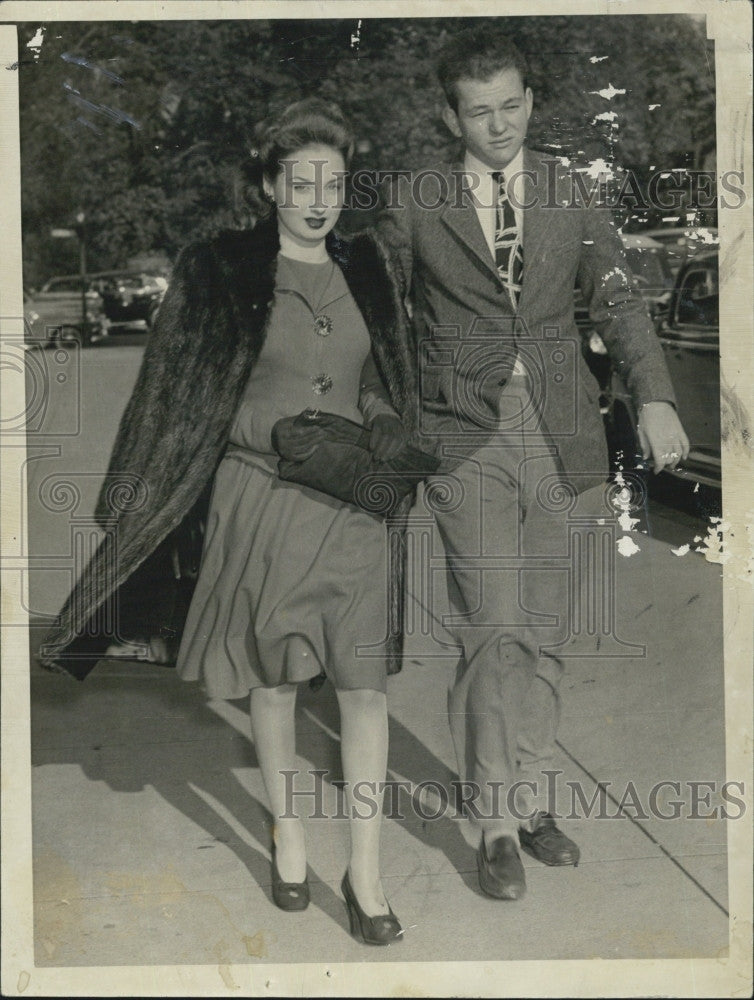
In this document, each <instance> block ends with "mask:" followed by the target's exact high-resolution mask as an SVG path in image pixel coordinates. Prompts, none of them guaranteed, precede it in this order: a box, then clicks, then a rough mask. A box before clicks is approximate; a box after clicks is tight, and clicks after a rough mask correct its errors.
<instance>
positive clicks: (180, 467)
mask: <svg viewBox="0 0 754 1000" xmlns="http://www.w3.org/2000/svg"><path fill="white" fill-rule="evenodd" d="M351 144H352V141H351V136H350V133H349V130H348V128H347V126H346V124H345V122H344V120H343V117H342V114H341V112H340V111H339V109H338V108H337V107H336V106H334V105H330V104H327V103H325V102H322V101H319V100H316V99H309V100H306V101H301V102H298V103H297V104H294V105H292V106H291V107H289V108H288V109H287V110H286V111H285V112H283V114H282V115H281V116H280V117H279V118H278V119H277V121H276V122H274V123H273V124H272V125H270V126H269V127H268V128H267V129H266V130H265V131H264V134H263V137H262V140H261V142H260V149H259V154H258V155H259V161H260V164H261V167H262V172H263V176H264V190H265V193H266V195H267V198H268V199H269V204H270V209H271V212H270V216H269V218H268V219H266V220H264V221H262V222H260V223H258V225H257V226H256V227H255V228H254V230H252V231H250V232H233V233H223V234H221V235H220V236H219V237H217V238H216V239H215V240H213V241H210V242H209V243H204V244H195V245H193V246H191V247H189V248H187V249H186V250H185V251H184V252H183V253H182V255H181V257H180V258H179V261H178V262H177V264H176V268H175V271H174V275H173V280H172V281H171V286H170V289H169V290H168V293H167V295H166V298H165V300H164V302H163V305H162V308H161V311H160V314H159V317H158V322H157V325H156V328H155V332H154V334H153V336H152V338H151V340H150V344H149V347H148V349H147V351H146V352H145V358H144V362H143V365H142V369H141V372H140V375H139V379H138V381H137V385H136V388H135V390H134V394H133V396H132V398H131V400H130V402H129V404H128V407H127V409H126V412H125V414H124V417H123V421H122V423H121V427H120V430H119V433H118V438H117V440H116V445H115V450H114V454H113V458H112V460H111V465H110V473H109V478H110V479H114V480H115V482H114V483H112V482H111V483H108V482H106V484H105V488H104V489H103V492H102V495H101V497H100V504H99V507H98V515H99V518H100V521H101V523H102V524H103V525H105V526H113V527H114V528H115V530H114V531H113V532H112V537H114V538H116V539H117V558H115V559H113V552H112V548H113V545H112V544H111V545H110V548H109V549H108V538H106V539H105V542H104V543H103V549H104V551H103V552H98V553H97V554H96V556H95V559H94V560H93V563H92V565H91V566H90V567H89V569H88V570H87V572H86V573H85V574H84V575H83V577H82V581H81V582H80V584H79V586H78V588H77V591H76V592H75V593H74V595H72V597H71V598H70V599H69V602H68V603H67V605H66V607H65V608H64V609H63V612H61V616H60V619H59V623H58V628H57V630H56V631H55V632H53V633H52V634H51V635H50V636H49V637H48V643H47V646H46V648H45V650H43V653H42V659H43V660H44V661H46V663H47V665H48V666H52V667H55V666H57V665H62V666H63V667H64V668H65V669H68V670H69V671H70V672H71V673H74V675H78V676H81V675H82V674H83V673H85V672H86V669H85V668H84V669H81V668H80V662H79V660H77V659H75V658H71V660H70V664H66V655H65V653H64V651H65V650H66V649H68V650H69V653H68V656H69V658H70V657H71V652H70V651H71V650H72V649H75V650H77V652H78V654H81V653H84V652H85V651H86V649H87V648H88V647H87V641H88V637H91V636H93V635H95V636H96V634H97V631H98V627H97V624H98V620H99V618H100V617H101V616H102V611H101V608H102V602H103V601H104V600H105V598H107V597H109V596H110V595H111V594H112V592H113V591H114V590H116V589H117V588H118V587H119V586H121V585H122V583H123V582H124V580H125V579H127V577H128V576H129V575H130V574H131V573H132V572H133V570H134V569H135V568H137V567H138V565H139V564H140V563H141V562H142V561H143V560H144V558H145V557H146V556H148V555H149V553H150V552H152V551H153V550H154V549H155V547H156V546H157V545H159V544H160V543H161V542H162V541H163V539H164V538H165V537H166V535H167V534H168V533H169V532H170V531H172V530H174V529H175V527H176V525H178V524H179V523H180V522H181V518H182V517H184V516H185V515H186V514H187V513H188V512H189V510H190V509H191V507H192V505H193V504H195V503H196V501H197V499H198V497H199V496H200V494H201V492H202V490H203V489H204V488H205V487H206V483H207V479H208V476H209V475H211V474H212V473H213V472H214V473H215V479H214V486H213V491H212V499H211V503H210V510H209V514H208V518H207V528H206V535H205V542H204V552H203V556H202V565H201V569H200V573H199V579H198V581H197V585H196V589H195V591H194V595H193V599H192V602H191V607H190V609H189V613H188V618H187V621H186V626H185V629H184V633H183V639H182V642H181V646H180V651H179V657H178V670H179V673H180V675H181V676H182V677H183V678H184V679H185V680H196V681H201V682H202V683H203V684H204V686H205V688H206V690H207V693H208V694H209V696H210V697H215V698H217V697H219V698H237V697H240V696H242V695H245V694H246V693H249V692H250V714H251V725H252V730H253V736H254V742H255V747H256V751H257V756H258V758H259V762H260V767H261V771H262V775H263V779H264V782H265V787H266V790H267V793H268V796H269V799H270V805H271V810H272V814H273V817H274V822H275V825H274V831H273V843H272V870H273V896H274V899H275V902H276V903H277V905H278V906H280V907H281V908H283V909H286V910H296V909H303V908H305V907H306V905H307V904H308V901H309V889H308V883H307V879H306V849H305V836H304V828H303V824H302V823H301V821H300V820H298V819H287V818H282V817H283V816H284V814H285V813H286V801H285V783H284V778H283V775H282V774H281V771H284V770H286V769H293V767H294V765H295V738H294V709H295V698H296V690H297V685H298V684H299V683H300V682H302V681H304V680H307V679H309V678H313V677H315V676H317V675H319V674H320V673H321V672H322V671H324V673H325V674H326V675H327V676H328V677H329V678H330V679H331V680H332V682H333V684H334V685H335V688H336V691H337V697H338V702H339V706H340V711H341V751H342V763H343V777H344V779H345V782H346V786H345V787H346V796H347V804H348V806H349V807H352V806H356V805H357V803H356V801H355V800H354V798H353V788H354V784H355V783H356V782H359V781H369V782H375V783H376V785H377V786H379V782H381V781H382V780H383V779H384V776H385V771H386V757H387V707H386V697H385V687H386V674H387V672H388V669H387V664H386V661H385V659H382V658H375V657H371V656H370V657H368V658H357V656H356V647H357V646H359V645H374V644H376V643H379V642H380V641H381V640H383V639H384V636H385V627H386V626H385V623H386V621H387V619H388V613H389V609H388V599H387V594H386V587H385V585H384V583H383V581H387V579H388V569H387V566H386V533H385V527H384V524H383V523H382V522H380V521H379V520H377V519H376V518H374V517H371V516H370V515H368V514H366V513H364V512H363V511H360V510H358V509H356V508H355V507H352V506H350V505H346V504H342V503H341V502H340V501H336V500H332V499H331V498H329V497H327V496H326V495H324V494H320V493H317V492H315V491H313V490H310V489H308V488H306V487H301V486H298V485H296V484H293V483H288V482H283V481H282V480H280V479H279V478H278V477H277V474H276V469H277V458H278V457H279V456H282V457H283V458H286V459H290V460H292V461H303V460H304V459H306V458H307V457H309V456H310V455H311V454H312V453H313V451H314V449H315V448H316V446H317V443H318V441H319V439H320V435H321V434H322V431H321V430H320V428H318V427H316V426H314V425H312V424H308V425H307V423H306V421H305V420H302V419H301V417H300V414H301V413H302V411H306V410H311V409H315V408H321V409H323V410H327V411H329V412H335V413H338V414H341V415H342V416H345V417H348V418H350V419H352V420H358V421H359V422H362V423H363V422H366V423H367V424H368V425H371V437H370V448H371V449H372V451H373V452H374V453H375V454H376V455H377V456H378V457H379V458H387V457H390V456H391V455H394V454H396V453H397V451H399V450H400V449H401V448H402V447H403V445H404V443H405V440H406V431H405V430H404V428H403V425H402V424H401V421H400V419H399V417H398V415H397V413H396V410H395V409H394V408H393V406H392V405H391V402H390V399H391V398H392V401H393V402H394V403H395V405H396V407H397V408H398V409H399V410H400V411H402V415H405V416H407V417H409V422H410V412H411V407H410V405H409V400H410V399H411V398H412V382H411V376H410V374H409V373H410V366H409V365H408V349H407V347H406V344H405V342H403V341H401V342H399V340H398V338H397V337H396V335H395V332H394V331H395V329H396V328H397V324H396V323H395V318H396V316H397V309H398V303H397V301H395V300H394V298H393V297H391V296H392V293H391V291H390V288H391V285H390V282H389V279H388V278H387V276H386V274H385V273H384V269H383V268H382V262H381V261H380V260H378V259H377V258H376V256H375V251H374V250H370V249H369V247H368V245H367V244H363V245H362V256H361V258H359V253H358V245H355V247H354V249H356V251H357V252H356V253H355V254H354V252H353V250H352V251H351V255H350V257H349V255H348V252H347V248H346V247H345V245H344V244H342V243H341V242H340V241H338V240H337V238H335V237H334V234H333V233H332V230H333V227H334V225H335V223H336V221H337V219H338V217H339V214H340V207H341V201H342V184H343V178H344V175H345V171H346V168H347V165H348V160H349V156H350V152H351ZM341 265H342V266H341ZM357 300H358V302H359V305H360V307H361V311H360V309H359V307H357V304H356V301H357ZM362 312H363V314H364V315H365V316H368V318H369V325H370V330H369V332H368V331H367V327H366V325H365V322H364V319H363V318H362ZM370 334H371V338H372V339H371V344H370ZM378 371H379V372H381V373H382V374H383V375H384V377H385V382H386V383H387V385H388V387H389V390H390V397H388V394H387V393H386V392H385V388H384V385H383V383H382V381H381V379H380V375H378ZM297 418H298V419H297ZM218 461H219V465H218ZM123 474H125V475H126V483H127V485H128V486H129V489H130V492H127V493H126V495H125V496H124V495H123V492H122V487H123V482H122V481H121V482H119V481H118V476H121V477H122V476H123ZM118 486H120V487H121V492H120V493H119V492H118ZM108 515H109V516H108ZM108 537H110V536H108ZM113 544H115V543H113ZM113 563H114V564H115V569H114V570H113V571H110V575H109V576H108V571H107V567H108V566H110V565H111V564H113ZM391 568H394V567H391ZM392 598H393V599H392V605H391V608H390V612H391V613H392V620H394V618H395V611H396V607H398V610H400V609H399V604H398V603H396V601H395V590H393V595H392ZM394 631H395V630H394V629H393V632H394ZM94 645H96V643H95V644H94ZM89 647H92V648H93V645H92V643H91V642H89ZM394 650H395V644H393V651H394ZM92 656H94V653H93V654H92ZM92 665H93V664H92ZM375 805H376V807H377V808H376V809H375V810H372V812H374V813H376V815H374V816H373V818H372V819H363V818H360V815H359V814H360V812H361V810H359V809H358V808H356V809H355V812H354V811H353V810H352V809H350V808H349V813H350V815H355V816H356V817H357V818H354V819H353V820H352V821H351V827H350V833H351V853H350V862H349V865H348V868H347V870H346V874H345V876H344V879H343V884H342V889H343V893H344V897H345V900H346V905H347V909H348V913H349V918H350V926H351V933H352V934H353V935H354V936H355V937H357V938H358V939H359V940H362V941H364V942H366V943H370V944H389V943H390V942H391V941H394V940H396V939H398V940H399V935H400V933H401V928H400V924H399V922H398V920H397V918H396V917H395V916H394V914H393V913H392V910H391V909H390V907H389V905H388V903H387V901H386V899H385V896H384V893H383V891H382V886H381V882H380V875H379V829H380V818H381V797H380V796H379V795H377V796H375Z"/></svg>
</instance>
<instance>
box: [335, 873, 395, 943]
mask: <svg viewBox="0 0 754 1000" xmlns="http://www.w3.org/2000/svg"><path fill="white" fill-rule="evenodd" d="M340 889H341V892H342V893H343V898H344V899H345V901H346V909H347V910H348V919H349V921H350V924H351V936H352V937H354V938H356V940H357V941H361V942H362V944H391V943H392V942H393V941H400V939H401V937H400V936H401V934H403V928H402V927H401V925H400V921H399V920H398V918H397V917H396V915H395V914H394V913H393V911H392V910H390V913H380V914H378V916H376V917H370V916H367V914H366V913H364V911H363V910H362V908H361V907H360V906H359V901H358V900H357V899H356V893H355V892H354V891H353V886H352V885H351V876H350V875H349V873H348V871H346V873H345V875H344V876H343V882H342V883H341V886H340ZM388 908H389V907H388Z"/></svg>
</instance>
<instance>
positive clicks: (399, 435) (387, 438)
mask: <svg viewBox="0 0 754 1000" xmlns="http://www.w3.org/2000/svg"><path fill="white" fill-rule="evenodd" d="M407 443H408V434H407V433H406V429H405V427H404V426H403V424H402V423H401V422H400V420H399V419H398V417H393V416H390V415H388V414H385V413H383V414H380V415H379V416H377V417H375V418H374V420H373V421H372V428H371V434H370V435H369V450H370V451H371V452H372V454H373V455H374V456H375V457H376V458H379V459H380V461H382V462H386V461H387V460H388V459H390V458H394V457H395V456H396V455H397V454H398V453H399V452H401V451H403V449H404V448H405V447H406V444H407Z"/></svg>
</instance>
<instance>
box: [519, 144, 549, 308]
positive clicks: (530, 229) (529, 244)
mask: <svg viewBox="0 0 754 1000" xmlns="http://www.w3.org/2000/svg"><path fill="white" fill-rule="evenodd" d="M524 170H525V171H527V173H526V174H525V175H524V177H523V186H524V199H523V204H524V205H525V206H527V207H526V208H524V210H523V213H524V226H523V229H524V233H523V248H524V277H523V284H522V288H521V298H520V300H519V311H521V310H522V309H523V308H524V307H525V306H526V305H527V304H528V302H529V299H530V298H531V296H532V295H536V294H537V289H538V286H539V263H540V260H541V255H542V249H543V247H544V245H545V243H546V241H547V237H548V229H549V227H550V223H551V222H552V217H553V212H554V209H553V208H552V207H547V205H546V202H547V200H548V194H549V192H548V176H547V171H546V169H545V166H544V164H543V163H542V161H541V159H540V158H539V157H538V156H537V155H536V154H535V153H533V152H532V151H531V150H530V149H527V148H524ZM529 206H530V207H529Z"/></svg>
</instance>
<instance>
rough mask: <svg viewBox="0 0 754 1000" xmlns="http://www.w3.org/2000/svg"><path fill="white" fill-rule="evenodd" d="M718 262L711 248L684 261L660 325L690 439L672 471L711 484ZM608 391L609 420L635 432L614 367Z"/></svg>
mask: <svg viewBox="0 0 754 1000" xmlns="http://www.w3.org/2000/svg"><path fill="white" fill-rule="evenodd" d="M718 262H719V253H718V250H717V249H715V250H711V251H707V252H706V253H698V254H696V255H695V256H694V257H693V258H692V259H691V260H689V261H688V262H687V263H686V264H684V265H683V267H682V268H681V270H680V271H679V272H678V277H677V279H676V283H675V288H674V290H673V295H672V298H671V302H670V311H669V314H668V317H667V319H666V321H665V322H664V323H663V325H662V328H661V329H660V331H659V338H660V343H661V344H662V349H663V353H664V354H665V361H666V362H667V365H668V369H669V371H670V377H671V379H672V381H673V388H674V389H675V393H676V403H677V407H678V416H679V417H680V419H681V423H682V424H683V427H684V429H685V431H686V433H687V434H688V436H689V440H690V442H691V450H690V453H689V457H688V459H687V460H686V461H685V462H683V463H682V465H681V467H680V468H678V469H676V470H675V472H673V473H672V475H674V476H676V477H678V478H681V479H689V480H692V481H693V482H695V483H696V482H698V483H701V484H703V485H704V486H708V487H712V488H713V489H715V490H719V489H720V487H721V484H722V474H721V463H720V320H719V316H720V311H719V308H720V307H719V302H720V300H719V276H718ZM612 397H613V403H612V405H613V411H614V412H613V420H614V421H617V422H618V423H619V424H620V423H621V422H623V423H624V424H625V423H628V424H630V427H631V430H632V432H633V433H634V434H635V428H636V413H635V411H634V408H633V403H632V401H631V397H630V395H629V393H628V391H627V390H626V387H625V386H624V385H623V383H622V381H621V380H620V378H619V377H618V375H617V374H616V373H613V385H612ZM616 409H618V411H619V412H618V413H617V414H616V413H615V410H616ZM621 409H622V410H623V411H624V412H623V414H621V413H620V410H621Z"/></svg>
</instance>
